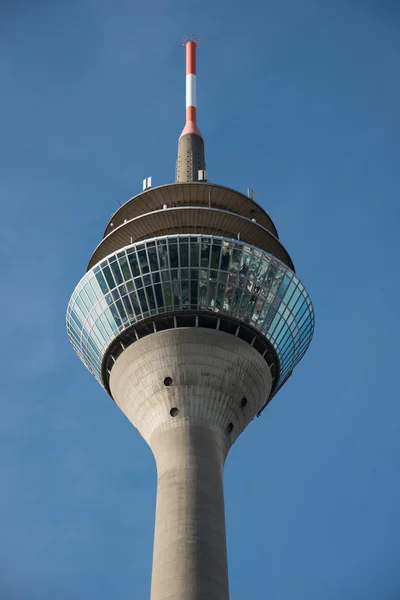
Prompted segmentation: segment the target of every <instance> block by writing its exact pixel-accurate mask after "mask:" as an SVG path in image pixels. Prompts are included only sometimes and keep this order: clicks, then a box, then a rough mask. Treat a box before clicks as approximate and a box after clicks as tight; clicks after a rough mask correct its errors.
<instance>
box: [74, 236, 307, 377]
mask: <svg viewBox="0 0 400 600" xmlns="http://www.w3.org/2000/svg"><path fill="white" fill-rule="evenodd" d="M100 267H101V268H100ZM170 267H171V269H172V270H170ZM199 267H200V270H199ZM160 268H161V271H160V270H159V269H160ZM160 282H162V283H160ZM117 286H118V287H117ZM182 309H184V310H193V311H198V310H202V311H204V310H209V311H214V312H223V313H225V314H229V315H230V316H231V317H234V318H237V319H239V322H240V321H242V322H243V321H244V322H246V323H250V324H251V325H252V326H253V327H254V328H255V329H256V330H258V331H259V332H260V333H261V334H263V335H265V336H266V337H267V338H268V339H269V340H270V341H271V343H272V345H273V346H274V348H275V350H276V352H277V354H278V357H279V360H280V367H281V372H280V380H279V385H280V384H281V383H282V381H283V380H284V379H285V378H286V377H287V375H288V374H289V373H290V372H291V371H292V370H293V368H294V366H295V365H296V364H297V362H298V361H299V360H300V358H301V357H302V355H303V354H304V352H305V351H306V350H307V347H308V345H309V343H310V340H311V337H312V333H313V328H314V316H313V310H312V305H311V302H310V300H309V297H308V295H307V291H306V290H305V288H304V286H303V285H302V284H301V283H300V282H299V280H298V279H297V277H296V275H295V274H294V273H292V271H290V270H289V269H288V268H287V267H286V266H285V265H283V264H282V263H280V262H279V261H278V260H277V259H275V258H273V257H271V256H270V255H268V254H266V253H264V252H262V251H261V250H258V249H255V248H253V247H251V246H249V245H247V244H245V243H243V242H240V241H237V242H236V241H235V242H232V240H227V239H223V238H218V237H210V236H202V235H198V234H196V235H184V236H165V237H163V238H158V239H156V240H155V241H148V242H141V243H140V244H136V245H135V244H132V245H131V246H127V247H126V248H125V249H123V250H120V251H118V253H117V254H114V255H112V256H110V257H109V258H108V259H105V260H103V261H102V262H101V264H100V265H96V266H95V267H94V268H93V269H92V270H91V271H89V272H88V273H87V274H86V275H85V276H84V277H83V279H82V281H81V283H80V284H78V286H77V288H76V290H75V292H74V293H73V295H72V297H71V300H70V304H69V306H68V310H67V330H68V335H69V336H70V340H71V343H72V345H73V347H74V349H75V351H76V352H77V354H78V356H79V357H80V358H81V359H82V360H83V362H84V363H85V364H86V366H87V367H88V369H89V370H90V371H91V372H92V373H93V374H94V375H95V377H96V378H97V379H98V380H99V381H100V378H101V377H100V368H101V361H102V356H103V353H104V352H105V351H106V349H107V348H108V346H109V345H110V344H111V343H112V341H113V340H114V339H115V337H116V336H117V335H118V334H119V332H121V331H123V330H124V329H126V328H128V327H130V325H132V324H134V323H137V322H138V321H140V320H142V319H145V318H147V317H148V316H149V314H152V315H154V314H155V315H156V314H158V313H160V314H161V313H165V312H168V311H174V310H176V311H180V310H182Z"/></svg>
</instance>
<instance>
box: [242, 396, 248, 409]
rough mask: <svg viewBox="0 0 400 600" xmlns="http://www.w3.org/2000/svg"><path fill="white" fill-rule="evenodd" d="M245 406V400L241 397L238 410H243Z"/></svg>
mask: <svg viewBox="0 0 400 600" xmlns="http://www.w3.org/2000/svg"><path fill="white" fill-rule="evenodd" d="M246 404H247V398H245V397H243V398H242V399H241V401H240V408H241V409H242V410H243V409H244V407H245V406H246Z"/></svg>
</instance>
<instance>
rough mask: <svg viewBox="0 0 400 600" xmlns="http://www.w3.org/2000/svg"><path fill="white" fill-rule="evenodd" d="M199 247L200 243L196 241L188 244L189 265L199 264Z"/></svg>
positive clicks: (196, 265) (195, 265)
mask: <svg viewBox="0 0 400 600" xmlns="http://www.w3.org/2000/svg"><path fill="white" fill-rule="evenodd" d="M199 248H200V245H199V244H196V243H193V242H192V243H191V244H190V266H191V267H198V266H199Z"/></svg>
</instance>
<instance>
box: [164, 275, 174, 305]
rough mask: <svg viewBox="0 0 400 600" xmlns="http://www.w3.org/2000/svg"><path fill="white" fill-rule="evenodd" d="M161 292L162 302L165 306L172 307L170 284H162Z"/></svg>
mask: <svg viewBox="0 0 400 600" xmlns="http://www.w3.org/2000/svg"><path fill="white" fill-rule="evenodd" d="M163 292H164V300H165V306H168V307H169V306H172V293H171V286H170V283H169V282H167V281H165V282H164V283H163Z"/></svg>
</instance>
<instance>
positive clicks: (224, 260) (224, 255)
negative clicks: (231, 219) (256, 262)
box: [220, 242, 232, 271]
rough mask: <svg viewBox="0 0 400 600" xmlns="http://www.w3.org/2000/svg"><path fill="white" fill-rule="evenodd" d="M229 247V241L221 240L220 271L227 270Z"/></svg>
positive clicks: (229, 256) (229, 255)
mask: <svg viewBox="0 0 400 600" xmlns="http://www.w3.org/2000/svg"><path fill="white" fill-rule="evenodd" d="M231 247H232V244H231V243H230V242H222V246H221V266H220V268H221V271H227V270H228V269H229V261H230V258H231Z"/></svg>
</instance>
